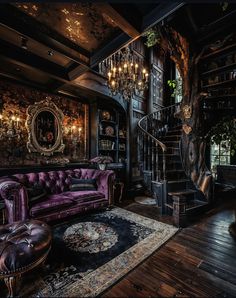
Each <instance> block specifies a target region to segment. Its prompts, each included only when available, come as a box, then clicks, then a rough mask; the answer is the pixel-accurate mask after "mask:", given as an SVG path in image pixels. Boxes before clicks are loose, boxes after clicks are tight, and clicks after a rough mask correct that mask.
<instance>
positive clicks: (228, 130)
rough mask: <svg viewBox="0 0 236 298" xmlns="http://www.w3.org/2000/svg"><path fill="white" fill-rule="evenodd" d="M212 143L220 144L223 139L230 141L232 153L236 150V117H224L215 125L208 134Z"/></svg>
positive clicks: (208, 138)
mask: <svg viewBox="0 0 236 298" xmlns="http://www.w3.org/2000/svg"><path fill="white" fill-rule="evenodd" d="M206 138H207V140H208V142H209V143H211V144H214V143H215V144H216V145H220V143H221V142H222V141H226V142H229V144H230V147H231V155H234V154H235V152H236V118H231V117H224V118H222V120H221V121H220V122H218V123H217V124H216V125H215V126H213V127H212V128H211V129H210V131H209V132H208V134H207V136H206Z"/></svg>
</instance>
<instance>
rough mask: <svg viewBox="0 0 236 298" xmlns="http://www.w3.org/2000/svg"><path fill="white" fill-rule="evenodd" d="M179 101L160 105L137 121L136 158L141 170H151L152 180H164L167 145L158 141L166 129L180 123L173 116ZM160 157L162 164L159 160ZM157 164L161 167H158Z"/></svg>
mask: <svg viewBox="0 0 236 298" xmlns="http://www.w3.org/2000/svg"><path fill="white" fill-rule="evenodd" d="M179 105H180V103H177V104H174V105H171V106H168V107H164V108H163V107H162V108H160V109H158V110H157V111H155V112H153V113H151V114H149V115H146V116H144V117H143V118H142V119H140V120H139V122H138V159H139V162H140V164H141V170H142V171H146V170H147V171H151V172H152V180H156V181H161V180H164V181H165V180H166V152H167V146H166V145H165V144H164V143H162V142H161V141H160V138H161V137H162V136H165V135H166V133H167V132H168V130H170V129H172V128H173V127H176V126H178V125H180V124H181V120H180V119H178V118H176V117H175V114H176V113H177V111H178V109H179ZM160 157H162V165H161V162H159V161H160ZM159 165H160V166H161V167H159Z"/></svg>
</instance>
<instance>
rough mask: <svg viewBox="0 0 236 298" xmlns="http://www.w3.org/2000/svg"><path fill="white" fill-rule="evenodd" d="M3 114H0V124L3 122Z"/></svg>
mask: <svg viewBox="0 0 236 298" xmlns="http://www.w3.org/2000/svg"><path fill="white" fill-rule="evenodd" d="M2 119H3V115H2V114H0V124H2Z"/></svg>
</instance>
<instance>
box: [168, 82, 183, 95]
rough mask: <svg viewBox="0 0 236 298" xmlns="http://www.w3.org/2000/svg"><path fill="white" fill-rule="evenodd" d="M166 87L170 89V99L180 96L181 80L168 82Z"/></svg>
mask: <svg viewBox="0 0 236 298" xmlns="http://www.w3.org/2000/svg"><path fill="white" fill-rule="evenodd" d="M167 85H168V86H169V87H170V88H171V89H172V94H171V97H175V96H178V95H182V92H183V90H182V79H181V78H178V79H177V80H168V81H167Z"/></svg>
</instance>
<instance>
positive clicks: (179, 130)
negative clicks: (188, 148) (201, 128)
mask: <svg viewBox="0 0 236 298" xmlns="http://www.w3.org/2000/svg"><path fill="white" fill-rule="evenodd" d="M169 132H182V129H170V130H168V131H167V133H169Z"/></svg>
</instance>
